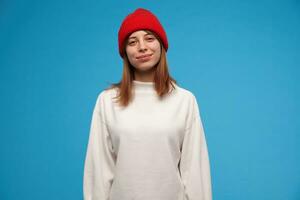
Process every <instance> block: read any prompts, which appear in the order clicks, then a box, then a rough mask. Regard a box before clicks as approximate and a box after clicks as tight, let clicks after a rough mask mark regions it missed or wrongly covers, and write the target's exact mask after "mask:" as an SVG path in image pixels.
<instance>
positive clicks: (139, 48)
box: [138, 40, 147, 51]
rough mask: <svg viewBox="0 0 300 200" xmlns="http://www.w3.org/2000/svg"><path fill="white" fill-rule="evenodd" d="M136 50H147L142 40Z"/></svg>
mask: <svg viewBox="0 0 300 200" xmlns="http://www.w3.org/2000/svg"><path fill="white" fill-rule="evenodd" d="M138 50H139V51H146V50H147V45H146V44H145V42H144V41H143V40H141V41H140V42H139V45H138Z"/></svg>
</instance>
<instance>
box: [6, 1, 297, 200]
mask: <svg viewBox="0 0 300 200" xmlns="http://www.w3.org/2000/svg"><path fill="white" fill-rule="evenodd" d="M137 7H144V8H147V9H150V10H151V11H152V12H153V13H155V14H156V15H157V16H158V18H159V19H160V21H161V23H162V24H163V26H164V27H165V29H166V32H167V35H168V39H169V50H168V53H167V58H168V64H169V68H170V73H171V75H172V76H173V77H174V78H175V79H176V80H177V81H178V84H179V85H180V86H181V87H183V88H186V89H188V90H190V91H191V92H193V93H194V94H195V96H196V97H197V101H198V104H199V108H200V112H201V116H202V120H203V124H204V128H205V133H206V138H207V143H208V147H209V155H210V161H211V175H212V186H213V197H214V199H215V200H253V199H262V200H282V199H284V200H287V199H288V200H297V199H298V200H299V199H300V151H299V145H300V136H299V134H300V131H299V130H300V122H299V111H300V110H299V100H300V96H299V95H300V81H299V75H300V69H299V67H300V65H299V64H300V37H299V35H300V1H298V0H286V1H284V0H282V1H267V0H260V1H237V0H236V1H189V0H185V1H183V2H182V1H171V0H167V1H126V2H125V1H110V3H108V2H104V1H103V2H102V1H92V0H91V1H78V0H72V1H71V0H65V1H59V0H53V1H34V0H27V1H21V0H20V1H8V0H2V1H1V2H0V70H1V71H0V88H1V91H0V92H1V99H0V102H1V108H0V109H1V127H0V128H1V129H0V131H1V140H0V150H1V157H0V159H1V160H0V162H1V164H0V177H1V178H0V199H3V200H6V199H7V200H17V199H26V200H27V199H28V200H29V199H30V200H35V199H36V200H40V199H44V200H48V199H49V200H50V199H51V200H52V199H82V176H83V167H84V159H85V153H86V146H87V140H88V134H89V128H90V127H89V126H90V122H91V115H92V109H93V107H94V104H95V101H96V97H97V95H98V93H99V92H100V91H101V90H103V89H104V88H106V87H107V86H108V85H109V84H110V83H112V82H117V81H119V80H120V78H121V74H122V60H121V58H120V57H119V55H118V49H117V32H118V29H119V26H120V23H121V21H122V20H123V18H124V17H125V16H126V15H127V14H128V13H130V12H132V11H133V10H135V9H136V8H137Z"/></svg>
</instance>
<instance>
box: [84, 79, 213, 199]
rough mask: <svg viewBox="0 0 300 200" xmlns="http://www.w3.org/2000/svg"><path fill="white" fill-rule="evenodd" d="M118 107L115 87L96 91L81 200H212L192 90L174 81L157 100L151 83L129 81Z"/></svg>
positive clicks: (195, 101)
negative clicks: (129, 91)
mask: <svg viewBox="0 0 300 200" xmlns="http://www.w3.org/2000/svg"><path fill="white" fill-rule="evenodd" d="M133 92H134V99H133V102H131V103H130V104H129V105H128V106H127V107H125V108H124V107H120V106H119V105H118V104H117V103H116V102H115V100H114V99H112V97H114V96H115V95H116V94H117V93H116V89H109V90H103V91H102V92H100V94H99V95H98V98H97V101H96V104H95V107H94V110H93V115H92V120H91V126H90V133H89V141H88V146H87V152H86V158H85V165H84V177H83V193H84V199H85V200H211V199H212V193H211V177H210V164H209V157H208V150H207V144H206V140H205V135H204V130H203V126H202V122H201V117H200V112H199V109H198V104H197V100H196V98H195V96H194V95H193V93H192V92H190V91H188V90H186V89H183V88H181V87H179V86H178V85H177V84H175V90H173V91H172V92H171V93H169V94H168V95H167V96H165V97H164V98H163V99H159V98H158V96H157V94H156V91H155V89H154V82H142V81H136V80H134V81H133Z"/></svg>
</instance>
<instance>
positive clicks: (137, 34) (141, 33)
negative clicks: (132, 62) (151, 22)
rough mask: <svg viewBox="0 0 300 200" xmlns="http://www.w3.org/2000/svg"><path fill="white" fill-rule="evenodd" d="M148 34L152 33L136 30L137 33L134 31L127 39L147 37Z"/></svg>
mask: <svg viewBox="0 0 300 200" xmlns="http://www.w3.org/2000/svg"><path fill="white" fill-rule="evenodd" d="M148 34H151V35H152V33H151V32H150V31H149V32H148V33H147V32H146V31H144V30H138V31H134V32H133V33H131V34H130V35H129V36H128V38H131V37H138V36H144V35H148Z"/></svg>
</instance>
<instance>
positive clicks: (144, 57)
mask: <svg viewBox="0 0 300 200" xmlns="http://www.w3.org/2000/svg"><path fill="white" fill-rule="evenodd" d="M151 56H152V54H145V55H141V56H138V57H136V59H138V60H139V59H147V58H150V57H151Z"/></svg>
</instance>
